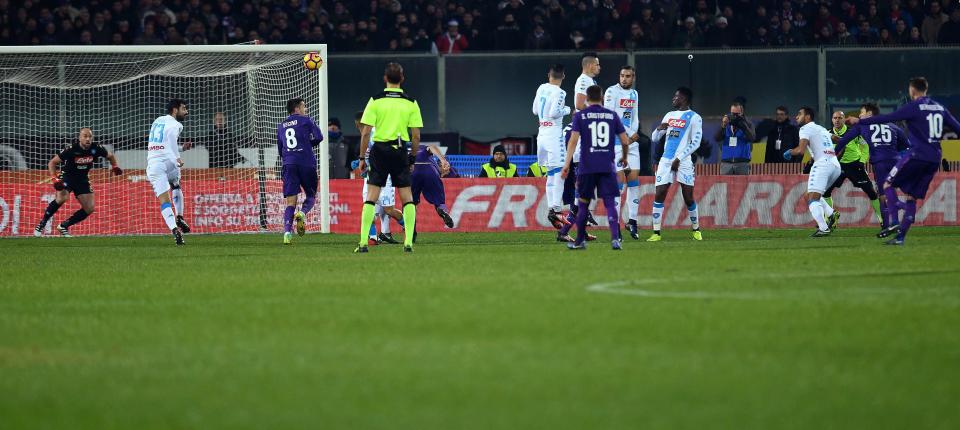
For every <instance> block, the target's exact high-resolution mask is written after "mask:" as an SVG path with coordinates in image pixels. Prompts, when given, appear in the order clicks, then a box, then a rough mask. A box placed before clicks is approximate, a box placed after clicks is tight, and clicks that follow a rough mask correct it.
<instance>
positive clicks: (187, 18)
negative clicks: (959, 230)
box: [0, 0, 960, 54]
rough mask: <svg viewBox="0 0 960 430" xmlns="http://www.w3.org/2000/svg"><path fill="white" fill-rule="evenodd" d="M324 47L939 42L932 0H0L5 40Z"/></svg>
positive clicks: (958, 22)
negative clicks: (276, 44) (261, 44)
mask: <svg viewBox="0 0 960 430" xmlns="http://www.w3.org/2000/svg"><path fill="white" fill-rule="evenodd" d="M255 39H256V40H262V41H265V42H267V43H327V44H329V45H330V47H331V48H332V49H333V50H334V51H339V52H357V51H411V52H418V51H419V52H438V53H441V54H447V53H457V52H461V51H489V50H498V51H504V50H554V49H558V50H566V49H592V50H598V51H603V50H616V49H630V50H638V49H656V48H688V49H689V48H704V47H716V48H728V47H789V46H811V45H859V46H895V45H936V44H958V43H960V3H958V2H955V1H943V2H940V1H936V0H926V1H921V0H682V1H671V0H526V1H523V0H459V1H456V0H450V1H445V0H402V1H400V0H142V1H133V0H113V1H111V0H0V45H31V44H34V45H36V44H42V45H53V44H58V45H60V44H66V45H73V44H81V45H84V44H86V45H108V44H117V45H125V44H234V43H241V42H247V41H251V40H255Z"/></svg>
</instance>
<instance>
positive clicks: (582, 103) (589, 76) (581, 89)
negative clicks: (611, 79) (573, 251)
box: [557, 52, 600, 242]
mask: <svg viewBox="0 0 960 430" xmlns="http://www.w3.org/2000/svg"><path fill="white" fill-rule="evenodd" d="M580 68H581V73H580V76H579V77H577V82H576V84H574V91H573V92H574V95H573V107H574V109H573V112H574V113H577V112H580V111H582V110H584V109H586V108H587V88H590V87H592V86H594V85H597V81H596V79H595V78H596V77H597V76H598V75H600V58H599V57H597V54H596V53H595V52H586V53H584V54H583V55H582V56H581V58H580ZM571 118H573V117H572V116H571ZM569 132H570V126H569V125H568V126H567V127H566V128H564V140H563V141H564V142H567V141H569V139H568V138H567V136H569V134H568V133H569ZM579 163H580V142H577V149H576V150H575V151H574V152H573V164H572V166H571V167H572V169H573V170H572V172H574V174H572V175H567V179H566V181H565V182H564V183H563V203H565V204H568V205H570V215H569V216H568V217H567V221H569V222H573V221H574V218H575V217H576V211H577V203H576V199H577V197H576V187H577V181H576V179H572V178H575V177H576V176H577V175H576V170H577V164H579ZM587 224H589V225H597V221H596V220H595V219H593V214H590V213H587ZM594 239H596V236H593V235H591V234H588V235H587V240H594ZM557 240H558V241H569V242H572V241H573V238H569V237H567V238H563V237H559V236H558V237H557Z"/></svg>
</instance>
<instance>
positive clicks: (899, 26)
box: [890, 14, 910, 45]
mask: <svg viewBox="0 0 960 430" xmlns="http://www.w3.org/2000/svg"><path fill="white" fill-rule="evenodd" d="M904 15H906V14H904ZM890 37H892V38H893V39H894V40H896V41H897V43H898V44H901V45H903V44H906V43H909V42H910V28H909V27H907V23H906V21H904V20H902V19H898V20H897V23H896V24H894V26H893V34H891V35H890Z"/></svg>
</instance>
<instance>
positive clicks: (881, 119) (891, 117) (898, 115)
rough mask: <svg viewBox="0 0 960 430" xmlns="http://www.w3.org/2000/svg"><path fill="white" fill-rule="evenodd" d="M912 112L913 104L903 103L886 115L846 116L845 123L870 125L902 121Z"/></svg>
mask: <svg viewBox="0 0 960 430" xmlns="http://www.w3.org/2000/svg"><path fill="white" fill-rule="evenodd" d="M913 112H914V110H913V106H911V105H909V104H908V105H905V106H903V107H901V108H900V109H897V110H896V111H894V112H891V113H888V114H886V115H874V116H871V117H869V118H864V119H860V118H857V117H855V116H852V117H849V118H847V121H846V122H847V124H851V125H854V124H862V125H871V124H883V123H885V122H896V121H903V120H905V119H907V118H909V117H910V116H911V114H912V113H913Z"/></svg>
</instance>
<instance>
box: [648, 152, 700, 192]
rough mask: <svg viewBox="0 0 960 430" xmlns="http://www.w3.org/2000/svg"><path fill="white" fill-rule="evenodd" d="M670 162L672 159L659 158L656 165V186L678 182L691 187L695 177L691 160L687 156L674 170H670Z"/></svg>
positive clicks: (671, 162)
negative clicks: (658, 162)
mask: <svg viewBox="0 0 960 430" xmlns="http://www.w3.org/2000/svg"><path fill="white" fill-rule="evenodd" d="M672 164H673V160H667V159H665V158H661V159H660V164H659V165H657V181H656V186H660V185H665V184H672V183H674V182H679V183H681V184H684V185H689V186H691V187H692V186H693V181H694V179H696V178H694V175H693V161H692V160H690V159H689V158H687V159H686V160H681V161H680V168H679V169H677V171H676V172H673V171H671V170H670V166H671V165H672Z"/></svg>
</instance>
